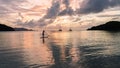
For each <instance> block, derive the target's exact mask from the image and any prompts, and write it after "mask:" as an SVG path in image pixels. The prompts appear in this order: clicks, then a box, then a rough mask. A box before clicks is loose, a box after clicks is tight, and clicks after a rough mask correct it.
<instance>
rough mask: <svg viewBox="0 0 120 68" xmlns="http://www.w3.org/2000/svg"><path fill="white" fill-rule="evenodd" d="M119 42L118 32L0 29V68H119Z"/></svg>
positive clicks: (119, 33) (119, 35) (119, 34)
mask: <svg viewBox="0 0 120 68" xmlns="http://www.w3.org/2000/svg"><path fill="white" fill-rule="evenodd" d="M43 42H44V43H43ZM119 44H120V32H107V31H72V32H51V33H50V36H49V38H44V39H42V38H40V32H34V31H32V32H0V68H119V67H120V60H119V59H120V47H119Z"/></svg>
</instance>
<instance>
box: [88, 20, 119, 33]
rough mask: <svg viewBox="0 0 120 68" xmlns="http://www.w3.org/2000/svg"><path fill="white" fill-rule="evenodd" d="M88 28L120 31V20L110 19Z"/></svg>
mask: <svg viewBox="0 0 120 68" xmlns="http://www.w3.org/2000/svg"><path fill="white" fill-rule="evenodd" d="M87 30H106V31H120V22H119V21H109V22H107V23H105V24H102V25H98V26H93V27H91V28H89V29H87Z"/></svg>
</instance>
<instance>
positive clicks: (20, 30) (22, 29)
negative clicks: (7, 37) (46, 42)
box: [14, 28, 33, 31]
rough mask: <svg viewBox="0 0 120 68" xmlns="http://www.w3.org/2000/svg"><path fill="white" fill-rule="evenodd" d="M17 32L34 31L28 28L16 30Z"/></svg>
mask: <svg viewBox="0 0 120 68" xmlns="http://www.w3.org/2000/svg"><path fill="white" fill-rule="evenodd" d="M14 30H15V31H33V30H32V29H27V28H14Z"/></svg>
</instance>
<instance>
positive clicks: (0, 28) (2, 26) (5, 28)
mask: <svg viewBox="0 0 120 68" xmlns="http://www.w3.org/2000/svg"><path fill="white" fill-rule="evenodd" d="M0 31H33V30H32V29H27V28H13V27H10V26H7V25H5V24H0Z"/></svg>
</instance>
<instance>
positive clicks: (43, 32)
mask: <svg viewBox="0 0 120 68" xmlns="http://www.w3.org/2000/svg"><path fill="white" fill-rule="evenodd" d="M44 36H45V30H43V31H42V37H43V38H44Z"/></svg>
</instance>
